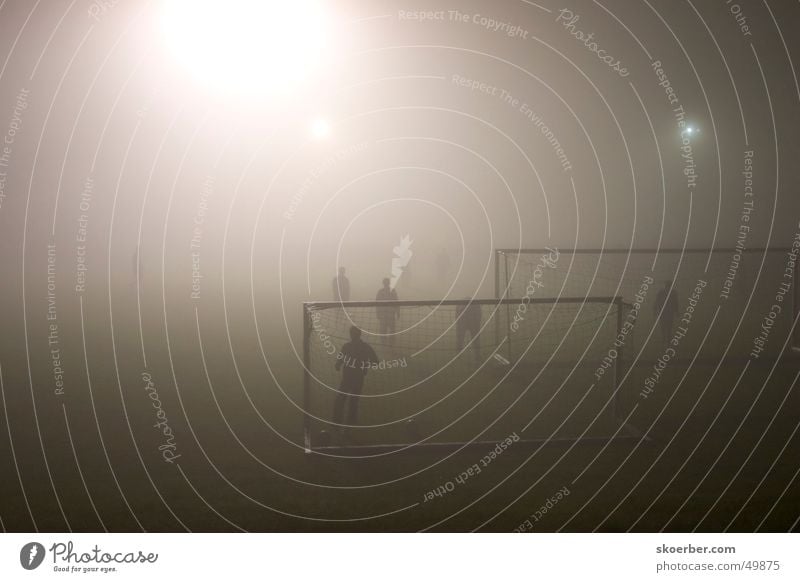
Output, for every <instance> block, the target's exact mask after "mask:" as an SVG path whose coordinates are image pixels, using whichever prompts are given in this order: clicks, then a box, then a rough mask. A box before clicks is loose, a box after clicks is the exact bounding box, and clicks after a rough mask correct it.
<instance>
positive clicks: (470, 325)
mask: <svg viewBox="0 0 800 582" xmlns="http://www.w3.org/2000/svg"><path fill="white" fill-rule="evenodd" d="M480 330H481V306H480V305H478V304H477V303H472V301H470V302H469V303H467V304H466V305H458V306H457V307H456V347H457V348H458V351H459V352H460V351H461V350H462V348H463V347H464V340H465V339H466V337H467V333H469V337H470V341H471V342H472V349H473V350H474V352H473V353H474V354H475V359H476V360H479V359H480V355H481V343H480V338H479V335H478V334H479V332H480Z"/></svg>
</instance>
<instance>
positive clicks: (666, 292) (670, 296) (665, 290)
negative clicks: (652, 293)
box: [653, 280, 678, 345]
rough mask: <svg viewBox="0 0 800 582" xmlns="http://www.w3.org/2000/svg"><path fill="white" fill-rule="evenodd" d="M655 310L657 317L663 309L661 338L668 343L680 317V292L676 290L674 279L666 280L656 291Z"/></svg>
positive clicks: (660, 323) (659, 323)
mask: <svg viewBox="0 0 800 582" xmlns="http://www.w3.org/2000/svg"><path fill="white" fill-rule="evenodd" d="M670 288H671V289H670ZM653 310H654V311H655V315H656V317H658V312H659V311H661V318H660V319H659V320H658V326H659V329H660V330H661V340H662V341H663V342H664V344H665V345H666V344H668V343H669V340H670V339H671V338H672V328H673V327H674V326H675V320H676V319H677V317H678V294H677V293H676V292H675V285H674V282H673V281H669V280H667V281H664V286H663V287H662V288H661V289H659V291H658V293H656V302H655V304H654V305H653Z"/></svg>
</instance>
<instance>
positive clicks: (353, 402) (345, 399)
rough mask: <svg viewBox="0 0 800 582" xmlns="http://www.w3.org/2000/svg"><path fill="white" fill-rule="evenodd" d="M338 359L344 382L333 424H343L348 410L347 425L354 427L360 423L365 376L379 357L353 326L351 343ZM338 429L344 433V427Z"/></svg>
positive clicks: (347, 344) (337, 399) (334, 406)
mask: <svg viewBox="0 0 800 582" xmlns="http://www.w3.org/2000/svg"><path fill="white" fill-rule="evenodd" d="M336 357H337V360H336V370H337V371H338V370H342V382H341V383H340V384H339V393H338V394H337V395H336V401H335V402H334V405H333V422H334V423H335V424H338V425H341V424H342V420H343V419H342V417H343V416H344V412H345V408H346V409H347V424H348V425H351V426H352V425H355V424H356V422H357V421H358V401H359V398H360V397H361V391H362V389H363V388H364V376H366V375H367V372H368V371H369V368H370V364H372V363H373V362H374V363H377V362H378V356H377V354H375V350H373V349H372V346H370V345H369V344H368V343H367V342H365V341H362V340H361V330H360V329H358V328H357V327H355V326H352V327H351V328H350V341H349V342H347V343H346V344H344V345H343V346H342V350H341V351H340V352H339V353H338V354H337V356H336ZM338 428H339V430H340V431H341V432H344V429H345V427H344V426H339V427H338Z"/></svg>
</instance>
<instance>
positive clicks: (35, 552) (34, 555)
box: [19, 542, 45, 570]
mask: <svg viewBox="0 0 800 582" xmlns="http://www.w3.org/2000/svg"><path fill="white" fill-rule="evenodd" d="M44 554H45V552H44V546H43V545H42V544H40V543H38V542H28V543H27V544H25V545H24V546H22V549H21V550H20V551H19V563H20V564H22V567H23V568H25V569H26V570H35V569H36V568H38V567H39V566H41V565H42V562H43V561H44Z"/></svg>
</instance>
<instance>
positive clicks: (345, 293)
mask: <svg viewBox="0 0 800 582" xmlns="http://www.w3.org/2000/svg"><path fill="white" fill-rule="evenodd" d="M331 287H332V288H333V300H334V301H350V280H349V279H348V278H347V277H346V276H345V274H344V267H339V275H338V276H336V277H334V278H333V282H332V283H331Z"/></svg>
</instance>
